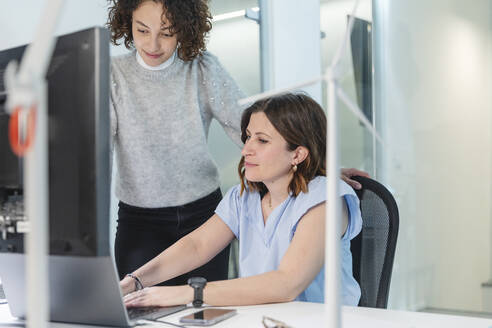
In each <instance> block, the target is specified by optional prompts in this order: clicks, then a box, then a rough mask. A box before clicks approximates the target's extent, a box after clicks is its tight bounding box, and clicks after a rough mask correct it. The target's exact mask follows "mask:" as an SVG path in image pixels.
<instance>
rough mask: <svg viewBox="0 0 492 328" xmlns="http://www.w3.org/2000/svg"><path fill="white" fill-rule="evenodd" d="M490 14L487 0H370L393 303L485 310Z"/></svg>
mask: <svg viewBox="0 0 492 328" xmlns="http://www.w3.org/2000/svg"><path fill="white" fill-rule="evenodd" d="M491 17H492V1H490V0H475V1H472V2H469V1H459V0H436V1H423V0H415V1H387V0H374V1H373V54H374V70H375V80H374V90H375V92H374V96H375V112H376V113H377V117H376V125H377V126H378V130H379V132H380V133H381V135H382V136H383V138H384V140H385V146H382V145H380V144H377V168H378V170H377V175H376V178H378V179H379V180H380V181H382V182H383V183H385V184H386V185H387V186H389V187H390V188H391V190H392V191H393V193H394V195H395V198H396V199H397V202H398V206H399V210H400V233H399V236H398V245H397V253H396V256H395V264H394V270H393V278H392V284H391V290H390V307H391V308H395V309H407V310H417V311H430V312H442V313H455V314H465V315H466V314H470V315H477V314H478V315H481V314H480V313H486V314H483V315H486V316H491V315H492V284H491V274H492V272H491V256H492V252H491V233H492V225H491V220H492V218H491V199H492V191H491V169H492V163H491V146H492V142H491V123H492V120H491V119H492V117H491V109H492V98H491V90H492V84H491V80H492V71H491V63H492V56H491V39H492V37H491V36H492V18H491ZM479 312H480V313H479Z"/></svg>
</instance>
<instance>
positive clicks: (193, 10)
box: [106, 0, 212, 61]
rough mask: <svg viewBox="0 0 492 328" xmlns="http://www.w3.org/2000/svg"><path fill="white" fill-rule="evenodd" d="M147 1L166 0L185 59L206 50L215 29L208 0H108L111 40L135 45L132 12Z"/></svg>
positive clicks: (181, 53)
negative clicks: (208, 36)
mask: <svg viewBox="0 0 492 328" xmlns="http://www.w3.org/2000/svg"><path fill="white" fill-rule="evenodd" d="M144 1H154V2H156V3H162V5H163V7H164V8H165V9H166V12H165V13H166V18H167V20H169V22H170V24H171V26H169V33H171V34H176V35H177V40H178V42H179V44H180V45H179V47H178V56H179V58H181V59H182V60H184V61H190V60H193V59H194V58H195V57H196V56H198V55H199V54H201V53H202V52H203V51H205V50H206V47H205V40H206V37H207V33H208V32H209V31H210V30H211V29H212V22H211V19H212V16H211V15H210V12H209V10H208V4H207V2H208V0H108V2H109V15H108V21H107V23H106V26H107V27H108V28H109V30H110V31H111V42H112V43H113V44H115V45H119V44H120V43H119V42H118V41H119V40H120V39H121V38H124V44H125V47H127V48H128V49H132V48H133V35H132V15H133V11H134V10H135V9H137V8H138V6H139V5H140V4H141V3H142V2H144Z"/></svg>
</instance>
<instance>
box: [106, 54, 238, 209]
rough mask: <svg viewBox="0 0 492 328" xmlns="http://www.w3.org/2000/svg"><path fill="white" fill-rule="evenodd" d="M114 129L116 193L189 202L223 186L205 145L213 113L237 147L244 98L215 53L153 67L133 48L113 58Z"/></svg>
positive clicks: (146, 203) (164, 202)
mask: <svg viewBox="0 0 492 328" xmlns="http://www.w3.org/2000/svg"><path fill="white" fill-rule="evenodd" d="M111 79H112V83H111V104H112V105H111V107H112V108H111V135H112V149H114V151H115V153H116V164H117V168H118V172H117V176H116V186H115V187H116V197H118V198H119V199H120V200H121V201H123V202H125V203H127V204H130V205H133V206H138V207H146V208H156V207H168V206H178V205H183V204H186V203H189V202H192V201H194V200H197V199H199V198H201V197H204V196H206V195H208V194H209V193H211V192H212V191H214V190H215V189H217V188H218V187H219V175H218V171H217V167H216V165H215V163H214V161H213V159H212V158H211V155H210V154H209V152H208V148H207V137H208V130H209V127H210V122H211V120H212V118H215V119H216V120H217V121H218V122H219V123H220V124H221V125H222V127H223V128H224V130H225V131H226V132H227V134H228V135H229V136H230V137H231V138H232V139H233V140H234V142H236V143H237V144H238V145H240V144H241V141H240V128H239V126H240V117H241V112H242V110H243V108H240V107H239V106H238V105H237V100H238V99H240V98H241V97H243V96H244V94H243V93H242V92H241V91H240V90H239V88H238V86H237V85H236V83H235V82H234V80H233V79H232V78H231V77H230V75H229V74H228V73H227V72H226V70H225V69H224V68H223V67H222V66H221V65H220V63H219V62H218V60H217V58H216V57H215V56H213V55H212V54H210V53H208V52H205V53H204V54H203V55H201V56H198V57H197V58H195V59H194V60H193V61H188V62H185V61H182V60H181V59H179V58H178V57H176V59H175V60H174V62H173V63H172V64H171V65H170V66H169V67H167V68H165V69H163V70H160V71H151V70H147V69H145V68H143V67H142V66H141V65H139V64H138V63H137V60H136V58H135V52H132V53H130V54H127V55H123V56H119V57H115V58H113V60H112V64H111Z"/></svg>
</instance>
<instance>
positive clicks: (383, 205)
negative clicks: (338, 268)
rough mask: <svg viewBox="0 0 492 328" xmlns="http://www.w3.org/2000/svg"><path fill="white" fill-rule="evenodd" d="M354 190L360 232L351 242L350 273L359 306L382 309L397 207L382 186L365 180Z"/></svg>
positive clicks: (391, 252) (395, 230) (394, 245)
mask: <svg viewBox="0 0 492 328" xmlns="http://www.w3.org/2000/svg"><path fill="white" fill-rule="evenodd" d="M352 179H354V180H356V181H358V182H360V184H361V185H362V189H361V190H356V191H355V192H356V193H357V196H359V199H360V208H361V213H362V231H361V233H360V234H359V235H358V236H357V237H355V238H354V239H352V241H351V246H350V249H351V251H352V263H353V264H352V269H353V275H354V278H355V279H356V280H357V282H358V283H359V285H360V288H361V299H360V302H359V306H365V307H373V308H386V307H387V305H388V293H389V287H390V281H391V272H392V269H393V259H394V256H395V249H396V239H397V237H398V225H399V216H398V207H397V206H396V202H395V199H394V198H393V196H392V195H391V193H390V192H389V191H388V189H386V188H385V187H384V186H383V185H382V184H380V183H379V182H377V181H374V180H372V179H369V178H365V177H359V176H357V177H352Z"/></svg>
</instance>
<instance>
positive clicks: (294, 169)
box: [292, 164, 297, 172]
mask: <svg viewBox="0 0 492 328" xmlns="http://www.w3.org/2000/svg"><path fill="white" fill-rule="evenodd" d="M292 171H294V172H295V171H297V164H294V166H292Z"/></svg>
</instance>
